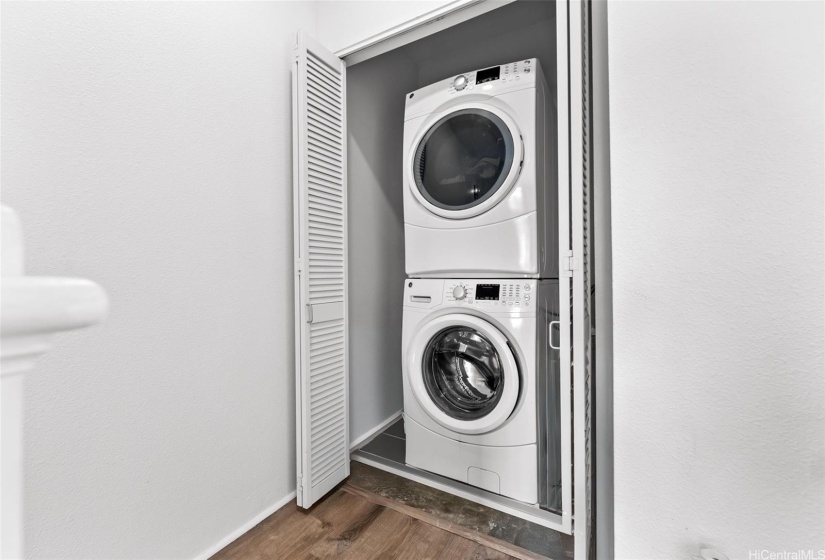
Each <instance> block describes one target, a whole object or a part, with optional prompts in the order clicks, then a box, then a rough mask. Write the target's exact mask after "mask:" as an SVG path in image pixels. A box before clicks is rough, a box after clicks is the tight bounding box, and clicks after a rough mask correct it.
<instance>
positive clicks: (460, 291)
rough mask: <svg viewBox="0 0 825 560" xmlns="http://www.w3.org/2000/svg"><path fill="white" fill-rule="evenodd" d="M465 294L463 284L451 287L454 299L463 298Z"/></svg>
mask: <svg viewBox="0 0 825 560" xmlns="http://www.w3.org/2000/svg"><path fill="white" fill-rule="evenodd" d="M466 296H467V290H466V289H464V286H456V287H455V288H453V297H454V298H455V299H464V298H465V297H466Z"/></svg>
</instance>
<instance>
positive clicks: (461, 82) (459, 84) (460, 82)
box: [453, 75, 467, 91]
mask: <svg viewBox="0 0 825 560" xmlns="http://www.w3.org/2000/svg"><path fill="white" fill-rule="evenodd" d="M453 86H454V87H455V90H456V91H461V90H462V89H464V88H465V87H467V76H464V75H462V76H457V77H456V79H455V80H453Z"/></svg>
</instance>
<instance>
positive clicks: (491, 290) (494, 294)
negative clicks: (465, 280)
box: [476, 284, 501, 299]
mask: <svg viewBox="0 0 825 560" xmlns="http://www.w3.org/2000/svg"><path fill="white" fill-rule="evenodd" d="M500 287H501V284H476V299H498V291H499V288H500Z"/></svg>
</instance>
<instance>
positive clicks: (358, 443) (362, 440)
mask: <svg viewBox="0 0 825 560" xmlns="http://www.w3.org/2000/svg"><path fill="white" fill-rule="evenodd" d="M403 413H404V411H403V410H399V411H398V412H395V413H393V414H392V416H390V417H389V418H387V419H386V420H384V421H383V422H381V423H380V424H379V425H377V426H376V427H374V428H373V429H371V430H369V431H368V432H367V433H365V434H361V435H360V436H359V437H358V439H356V440H355V441H353V442H352V443H350V445H349V450H350V452H352V451H355V450H356V449H358V448H360V447H362V446H363V445H365V444H367V443H369V442H370V440H372V438H374V437H375V436H377V435H378V434H380V433H381V432H383V431H384V430H386V429H387V428H389V427H390V424H392V423H393V422H395V421H396V420H398V419H399V418H401V415H402V414H403Z"/></svg>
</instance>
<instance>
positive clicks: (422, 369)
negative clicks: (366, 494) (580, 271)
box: [402, 278, 561, 510]
mask: <svg viewBox="0 0 825 560" xmlns="http://www.w3.org/2000/svg"><path fill="white" fill-rule="evenodd" d="M405 282H406V283H405V287H404V319H403V334H402V356H403V358H402V359H403V375H404V428H405V432H406V462H407V464H408V465H410V466H412V467H416V468H419V469H422V470H426V471H430V472H433V473H435V474H439V475H441V476H445V477H448V478H452V479H455V480H458V481H461V482H465V483H467V484H471V485H473V486H477V487H479V488H482V489H484V490H488V491H490V492H495V493H496V494H501V495H503V496H507V497H510V498H513V499H516V500H520V501H522V502H526V503H529V504H539V505H541V506H542V507H544V508H545V509H551V510H555V509H557V507H558V504H559V503H560V495H559V491H560V480H561V478H560V472H561V471H560V468H561V466H560V458H559V449H560V443H559V441H560V440H559V438H560V430H559V416H558V410H559V397H558V385H559V384H558V371H559V369H558V360H557V356H556V354H555V353H554V352H553V351H552V350H551V347H550V345H549V343H550V342H551V340H550V339H549V336H550V334H549V333H550V331H551V329H550V325H551V322H552V321H558V281H556V280H545V281H539V280H518V279H507V280H492V279H491V280H458V279H434V278H433V279H430V278H428V279H408V280H406V281H405ZM553 336H554V337H555V340H556V341H557V340H558V330H557V329H556V330H555V331H554V334H553ZM554 344H555V342H554ZM540 473H542V475H541V476H540Z"/></svg>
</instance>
